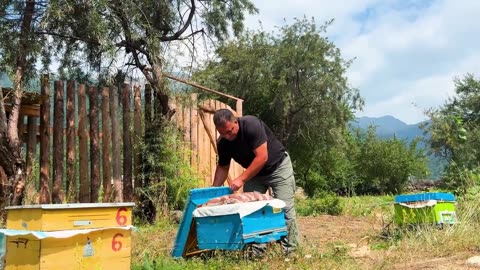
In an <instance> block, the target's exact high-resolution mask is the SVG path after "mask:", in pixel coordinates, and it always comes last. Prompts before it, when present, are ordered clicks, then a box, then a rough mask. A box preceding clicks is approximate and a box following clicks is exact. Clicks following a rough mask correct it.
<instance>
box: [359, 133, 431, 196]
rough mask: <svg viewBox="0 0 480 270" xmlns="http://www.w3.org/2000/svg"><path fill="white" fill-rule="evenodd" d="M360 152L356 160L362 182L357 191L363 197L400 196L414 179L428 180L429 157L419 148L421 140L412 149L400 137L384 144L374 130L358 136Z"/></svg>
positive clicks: (384, 141)
mask: <svg viewBox="0 0 480 270" xmlns="http://www.w3.org/2000/svg"><path fill="white" fill-rule="evenodd" d="M356 141H357V143H358V147H359V149H360V151H359V152H358V156H357V157H356V164H355V165H356V169H357V173H358V174H357V175H358V177H359V179H361V180H360V181H359V182H358V183H357V186H356V188H355V190H356V191H357V192H358V193H359V194H378V193H380V194H384V193H387V194H388V193H390V194H392V193H393V194H397V193H400V192H401V191H402V190H403V188H404V187H405V185H406V184H407V182H408V180H409V179H410V178H412V177H422V178H425V177H426V176H427V165H426V156H425V154H424V153H423V151H422V150H421V149H418V147H417V142H418V141H417V140H414V141H412V142H411V143H410V145H409V146H407V145H406V142H405V141H403V140H398V139H397V138H396V137H394V138H392V139H387V140H381V139H379V138H378V137H376V135H375V128H373V127H371V128H370V129H369V130H368V131H367V133H366V134H362V133H361V132H359V133H357V138H356Z"/></svg>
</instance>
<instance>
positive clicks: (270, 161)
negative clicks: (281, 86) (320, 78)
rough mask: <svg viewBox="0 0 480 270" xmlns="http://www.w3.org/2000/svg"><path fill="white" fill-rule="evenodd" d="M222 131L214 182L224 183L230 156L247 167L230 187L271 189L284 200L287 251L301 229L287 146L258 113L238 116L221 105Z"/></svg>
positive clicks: (293, 246) (219, 121) (219, 128)
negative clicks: (296, 210) (296, 217)
mask: <svg viewBox="0 0 480 270" xmlns="http://www.w3.org/2000/svg"><path fill="white" fill-rule="evenodd" d="M213 121H214V123H215V127H216V129H217V131H218V132H219V133H220V138H219V140H218V141H217V150H218V164H217V168H216V171H215V178H214V180H213V186H222V185H223V184H224V182H225V180H226V178H227V175H228V170H229V167H230V161H231V159H233V160H235V161H236V162H237V163H239V164H240V165H242V167H244V168H245V171H244V172H243V173H242V174H241V175H240V176H238V177H237V178H235V179H233V181H232V182H231V183H230V188H231V189H232V190H233V191H237V190H238V189H240V188H241V187H242V186H243V191H244V192H251V191H258V192H261V193H265V192H266V191H267V190H268V188H271V189H272V192H273V197H275V198H278V199H280V200H282V201H284V202H285V204H286V206H285V208H284V212H285V221H286V223H287V227H288V236H287V237H286V238H285V239H283V240H282V247H283V249H284V251H285V252H287V253H288V252H291V251H293V250H295V249H296V247H297V244H298V230H297V224H296V219H295V215H296V214H295V207H294V195H295V178H294V175H293V168H292V163H291V161H290V157H289V156H288V153H287V152H286V151H285V147H284V146H283V145H282V143H280V141H279V140H278V139H277V138H275V136H274V134H273V133H272V131H271V130H270V128H269V127H268V126H267V125H265V123H264V122H263V121H262V120H260V119H258V118H257V117H255V116H250V115H247V116H243V117H240V118H236V117H235V116H234V115H233V113H232V112H231V111H230V110H227V109H221V110H218V111H216V112H215V115H214V117H213Z"/></svg>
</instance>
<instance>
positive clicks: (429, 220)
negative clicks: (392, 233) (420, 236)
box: [394, 192, 456, 225]
mask: <svg viewBox="0 0 480 270" xmlns="http://www.w3.org/2000/svg"><path fill="white" fill-rule="evenodd" d="M394 207H395V222H396V223H397V224H400V225H403V224H438V225H440V224H442V225H443V224H454V223H455V222H456V214H455V196H454V195H453V194H451V193H442V192H431V193H420V194H406V195H397V196H395V206H394Z"/></svg>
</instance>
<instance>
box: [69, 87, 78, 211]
mask: <svg viewBox="0 0 480 270" xmlns="http://www.w3.org/2000/svg"><path fill="white" fill-rule="evenodd" d="M75 134H76V131H75V82H74V81H73V80H69V81H68V82H67V185H66V189H67V201H68V202H77V176H76V174H75V139H76V136H75Z"/></svg>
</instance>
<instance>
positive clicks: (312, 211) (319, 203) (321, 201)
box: [295, 192, 343, 216]
mask: <svg viewBox="0 0 480 270" xmlns="http://www.w3.org/2000/svg"><path fill="white" fill-rule="evenodd" d="M295 208H296V211H297V213H298V214H299V215H301V216H317V215H322V214H327V215H340V214H341V213H342V212H343V208H342V205H341V203H340V199H339V198H338V196H337V195H335V194H334V193H329V192H321V193H318V194H316V195H315V196H314V198H312V199H305V200H299V201H297V204H296V207H295Z"/></svg>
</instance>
